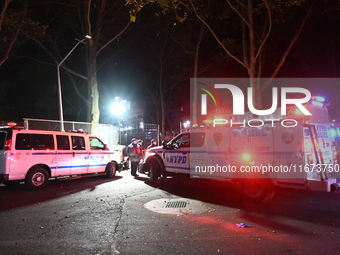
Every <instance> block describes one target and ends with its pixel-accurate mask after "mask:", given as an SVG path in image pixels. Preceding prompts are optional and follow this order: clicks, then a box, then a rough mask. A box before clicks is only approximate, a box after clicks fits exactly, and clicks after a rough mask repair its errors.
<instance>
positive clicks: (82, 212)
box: [0, 171, 340, 255]
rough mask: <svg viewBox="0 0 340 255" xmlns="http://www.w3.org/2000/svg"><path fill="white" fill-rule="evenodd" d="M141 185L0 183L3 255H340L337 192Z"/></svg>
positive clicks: (192, 183)
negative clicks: (34, 187) (250, 194)
mask: <svg viewBox="0 0 340 255" xmlns="http://www.w3.org/2000/svg"><path fill="white" fill-rule="evenodd" d="M146 180H147V179H146V178H145V176H143V175H141V176H140V177H138V178H136V179H135V178H133V177H131V176H130V175H129V173H128V172H127V171H123V172H121V173H117V177H116V178H115V179H111V180H110V179H106V178H104V177H95V178H83V179H78V180H65V181H51V182H50V183H49V185H48V186H47V187H45V188H44V189H43V190H39V191H28V190H26V189H25V187H24V186H23V185H19V186H15V187H6V186H4V185H2V184H1V185H0V254H23V255H30V254H32V255H33V254H34V255H37V254H44V255H49V254H58V255H59V254H247V255H248V254H327V255H330V254H339V250H340V193H334V194H332V193H322V192H308V191H298V190H278V191H277V194H276V195H275V197H274V198H273V199H272V200H270V201H267V202H265V203H262V204H254V203H248V202H246V201H244V200H243V199H242V197H241V196H240V195H239V194H238V192H237V189H235V188H234V187H233V186H232V185H230V184H227V183H224V182H220V181H212V180H198V179H180V178H167V179H161V180H159V181H158V182H157V183H155V184H152V185H151V184H149V183H146V182H145V181H146ZM167 207H168V208H167ZM240 223H244V224H245V225H247V226H249V227H245V228H242V227H239V226H238V225H237V224H240Z"/></svg>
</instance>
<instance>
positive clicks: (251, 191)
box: [242, 178, 274, 203]
mask: <svg viewBox="0 0 340 255" xmlns="http://www.w3.org/2000/svg"><path fill="white" fill-rule="evenodd" d="M242 191H243V195H244V196H245V197H246V199H247V200H249V201H251V202H257V203H258V202H264V201H266V200H268V199H270V198H272V197H273V194H274V192H273V187H272V184H271V182H270V181H268V180H267V179H252V178H249V179H245V180H244V181H243V185H242Z"/></svg>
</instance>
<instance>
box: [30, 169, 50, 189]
mask: <svg viewBox="0 0 340 255" xmlns="http://www.w3.org/2000/svg"><path fill="white" fill-rule="evenodd" d="M48 178H49V176H48V173H47V171H46V170H45V169H44V168H42V167H37V168H34V169H32V170H30V171H29V172H28V174H27V176H26V178H25V184H26V185H27V186H28V187H29V188H30V189H40V188H42V187H44V186H46V185H47V183H48Z"/></svg>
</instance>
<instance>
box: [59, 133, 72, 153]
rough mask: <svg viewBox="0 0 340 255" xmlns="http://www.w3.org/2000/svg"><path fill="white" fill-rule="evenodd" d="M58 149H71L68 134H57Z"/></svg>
mask: <svg viewBox="0 0 340 255" xmlns="http://www.w3.org/2000/svg"><path fill="white" fill-rule="evenodd" d="M57 149H58V150H69V149H70V142H69V140H68V136H67V135H57Z"/></svg>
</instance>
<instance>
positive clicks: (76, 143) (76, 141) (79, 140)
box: [72, 136, 86, 150]
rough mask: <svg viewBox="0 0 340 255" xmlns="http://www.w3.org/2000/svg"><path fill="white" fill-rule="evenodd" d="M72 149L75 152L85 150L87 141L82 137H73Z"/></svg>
mask: <svg viewBox="0 0 340 255" xmlns="http://www.w3.org/2000/svg"><path fill="white" fill-rule="evenodd" d="M72 148H73V149H74V150H85V149H86V147H85V139H84V137H82V136H72Z"/></svg>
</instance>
